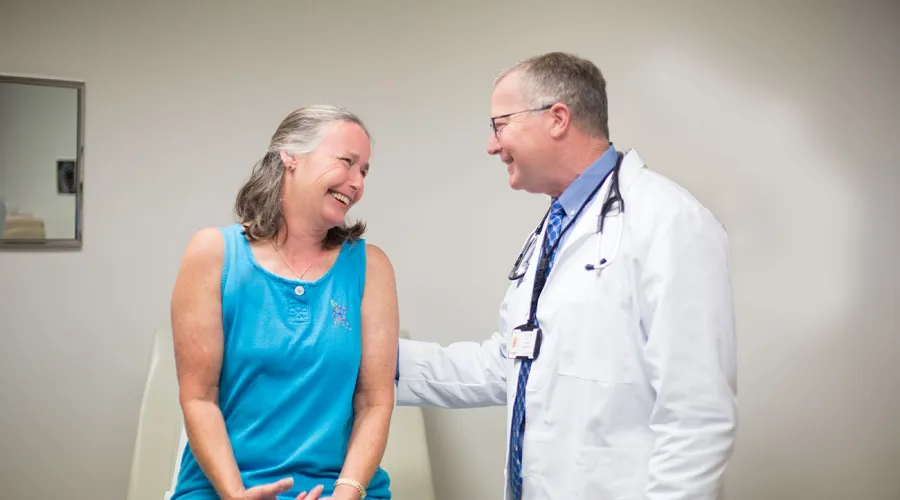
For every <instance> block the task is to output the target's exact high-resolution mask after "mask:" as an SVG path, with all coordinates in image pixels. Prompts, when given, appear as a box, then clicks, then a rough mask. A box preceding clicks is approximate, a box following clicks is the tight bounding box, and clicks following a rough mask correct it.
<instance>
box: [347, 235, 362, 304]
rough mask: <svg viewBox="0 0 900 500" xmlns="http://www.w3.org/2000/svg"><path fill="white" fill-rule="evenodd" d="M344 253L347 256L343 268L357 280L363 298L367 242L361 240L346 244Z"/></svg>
mask: <svg viewBox="0 0 900 500" xmlns="http://www.w3.org/2000/svg"><path fill="white" fill-rule="evenodd" d="M343 251H344V254H345V255H344V264H343V267H344V268H345V270H346V272H347V274H349V275H352V276H355V277H356V278H357V282H358V286H359V288H358V293H359V297H362V294H363V290H365V287H366V240H365V239H364V238H360V239H358V240H356V241H348V242H345V243H344V249H343Z"/></svg>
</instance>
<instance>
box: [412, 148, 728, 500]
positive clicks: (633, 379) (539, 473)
mask: <svg viewBox="0 0 900 500" xmlns="http://www.w3.org/2000/svg"><path fill="white" fill-rule="evenodd" d="M619 182H620V190H621V193H622V197H623V198H624V200H625V211H624V213H615V212H616V211H615V210H613V213H612V214H610V215H609V216H608V217H607V220H606V222H605V226H604V229H603V234H602V236H601V235H599V234H598V233H597V220H598V215H599V213H600V208H601V205H602V203H600V202H598V201H597V200H604V199H605V198H606V193H607V192H608V189H609V183H610V181H609V180H607V181H606V185H605V186H603V187H602V188H601V190H600V191H599V192H598V194H597V195H596V197H595V198H594V200H595V201H594V202H592V203H591V205H589V206H588V207H587V208H585V210H584V212H582V215H581V217H580V218H579V220H578V221H577V222H576V223H575V224H574V225H573V226H572V227H571V228H570V229H569V231H568V233H567V236H566V239H565V241H564V242H563V244H562V245H561V246H560V248H559V249H557V254H556V257H555V262H554V265H553V270H552V271H551V273H550V276H549V278H548V280H547V283H546V285H545V288H544V291H543V294H542V295H541V299H540V302H539V304H538V312H537V317H538V321H539V323H540V325H541V328H542V330H543V344H542V346H541V349H540V354H539V356H538V358H537V359H536V360H535V362H534V364H533V366H532V370H531V375H530V378H529V381H528V387H527V389H526V391H527V397H526V425H525V434H524V449H523V466H522V475H523V500H556V499H559V500H563V499H564V500H588V499H590V500H714V499H716V498H717V496H718V494H719V491H720V488H721V480H722V475H723V472H724V469H725V466H726V462H727V461H728V459H729V457H730V455H731V451H732V447H733V444H734V435H735V430H736V425H737V403H736V391H737V389H736V353H735V334H734V318H733V308H732V291H731V282H730V261H729V250H728V241H727V235H726V233H725V229H724V228H723V226H722V225H721V224H720V222H719V221H718V220H717V219H716V217H714V216H713V215H712V214H711V213H710V212H709V211H708V210H707V209H705V208H704V207H703V206H702V205H701V204H700V203H699V202H697V201H696V200H695V199H694V198H692V197H691V195H690V194H688V193H687V192H686V191H685V190H684V189H682V188H681V187H679V186H678V185H676V184H675V183H673V182H671V181H670V180H668V179H666V178H664V177H663V176H661V175H659V174H658V173H656V172H654V171H652V170H650V169H648V168H647V167H646V166H645V165H644V162H643V160H641V158H640V157H639V156H638V154H637V152H636V151H634V150H630V151H628V153H627V154H626V155H625V157H624V159H623V161H622V165H621V172H620V181H619ZM545 226H546V225H545ZM542 238H543V236H542V237H541V239H542ZM598 238H602V239H601V240H599V241H598ZM598 243H599V246H598ZM538 254H539V252H538V251H535V252H534V254H533V255H532V257H531V258H532V262H531V265H529V267H528V273H527V274H526V276H525V278H524V280H523V282H522V283H521V284H517V283H516V282H511V284H510V286H509V289H508V291H507V293H506V296H505V298H504V300H503V303H502V305H501V306H500V329H499V332H498V333H495V334H494V335H493V336H492V337H491V338H490V339H489V340H487V341H485V342H483V343H480V344H479V343H475V342H457V343H455V344H451V345H449V346H446V347H441V346H440V345H438V344H435V343H429V342H416V341H408V340H402V341H401V344H400V356H399V381H398V386H397V387H398V391H397V393H398V404H400V405H416V406H418V405H437V406H442V407H446V408H469V407H479V406H488V405H503V404H506V405H507V409H508V411H507V425H506V434H507V449H508V442H509V424H510V422H511V417H512V408H513V401H514V400H515V396H516V382H517V377H518V372H519V362H518V361H515V362H514V361H512V360H509V359H507V357H506V346H507V342H508V340H509V338H510V331H511V330H512V329H513V328H515V327H517V326H519V325H521V324H523V323H525V322H526V320H527V317H528V312H529V307H530V298H531V290H532V282H533V278H534V272H535V269H536V268H537V267H538V266H537V261H538V258H539V256H538ZM601 256H602V257H605V258H606V259H608V260H610V263H609V264H608V267H606V268H604V269H603V270H601V271H599V272H598V271H588V270H586V269H585V265H586V264H597V263H598V262H599V260H600V257H601ZM511 260H512V259H511ZM503 272H504V273H505V272H507V270H506V269H504V270H503ZM505 470H507V471H508V468H507V469H505ZM504 484H506V481H505V477H504ZM506 491H507V492H506V495H507V497H506V498H509V497H508V495H509V492H508V486H507V487H506Z"/></svg>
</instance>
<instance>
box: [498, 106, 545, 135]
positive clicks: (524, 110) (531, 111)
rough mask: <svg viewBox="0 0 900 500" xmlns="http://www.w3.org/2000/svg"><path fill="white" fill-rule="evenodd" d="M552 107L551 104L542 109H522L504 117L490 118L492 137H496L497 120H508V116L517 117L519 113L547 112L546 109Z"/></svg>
mask: <svg viewBox="0 0 900 500" xmlns="http://www.w3.org/2000/svg"><path fill="white" fill-rule="evenodd" d="M552 107H553V105H552V104H548V105H546V106H542V107H540V108H534V109H523V110H522V111H514V112H512V113H506V114H505V115H499V116H492V117H491V130H493V131H494V136H495V137H496V136H497V120H502V119H504V118H509V117H510V116H513V115H518V114H520V113H534V112H535V111H547V110H548V109H550V108H552ZM501 125H502V124H501Z"/></svg>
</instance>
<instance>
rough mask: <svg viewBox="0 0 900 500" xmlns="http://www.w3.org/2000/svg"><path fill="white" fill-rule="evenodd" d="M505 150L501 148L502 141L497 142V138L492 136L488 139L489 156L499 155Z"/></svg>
mask: <svg viewBox="0 0 900 500" xmlns="http://www.w3.org/2000/svg"><path fill="white" fill-rule="evenodd" d="M502 150H503V148H502V147H501V146H500V141H498V140H497V136H496V135H494V134H491V137H490V139H488V143H487V153H488V154H489V155H498V154H500V151H502Z"/></svg>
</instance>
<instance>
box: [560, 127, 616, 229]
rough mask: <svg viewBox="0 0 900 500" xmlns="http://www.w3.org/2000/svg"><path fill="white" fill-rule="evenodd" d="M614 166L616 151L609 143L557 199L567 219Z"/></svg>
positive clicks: (576, 210)
mask: <svg viewBox="0 0 900 500" xmlns="http://www.w3.org/2000/svg"><path fill="white" fill-rule="evenodd" d="M615 166H616V149H615V148H614V147H613V145H612V143H610V145H609V148H608V149H607V150H606V151H605V152H604V153H603V155H601V156H600V158H598V159H597V160H596V161H594V163H592V164H591V165H590V166H589V167H588V168H587V169H586V170H585V171H584V172H582V173H581V175H579V176H578V178H576V179H575V180H574V181H573V182H572V183H571V184H569V187H567V188H566V190H565V191H563V193H562V194H561V195H560V197H559V204H560V205H562V207H563V210H564V211H565V212H566V216H567V217H572V216H574V215H575V213H576V212H578V209H579V208H581V205H583V204H584V202H585V201H587V199H588V197H589V196H590V195H591V191H593V190H594V188H595V187H597V185H598V184H600V183H601V182H602V181H603V178H604V177H606V175H607V174H608V173H609V172H610V171H611V170H612V169H613V168H615Z"/></svg>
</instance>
